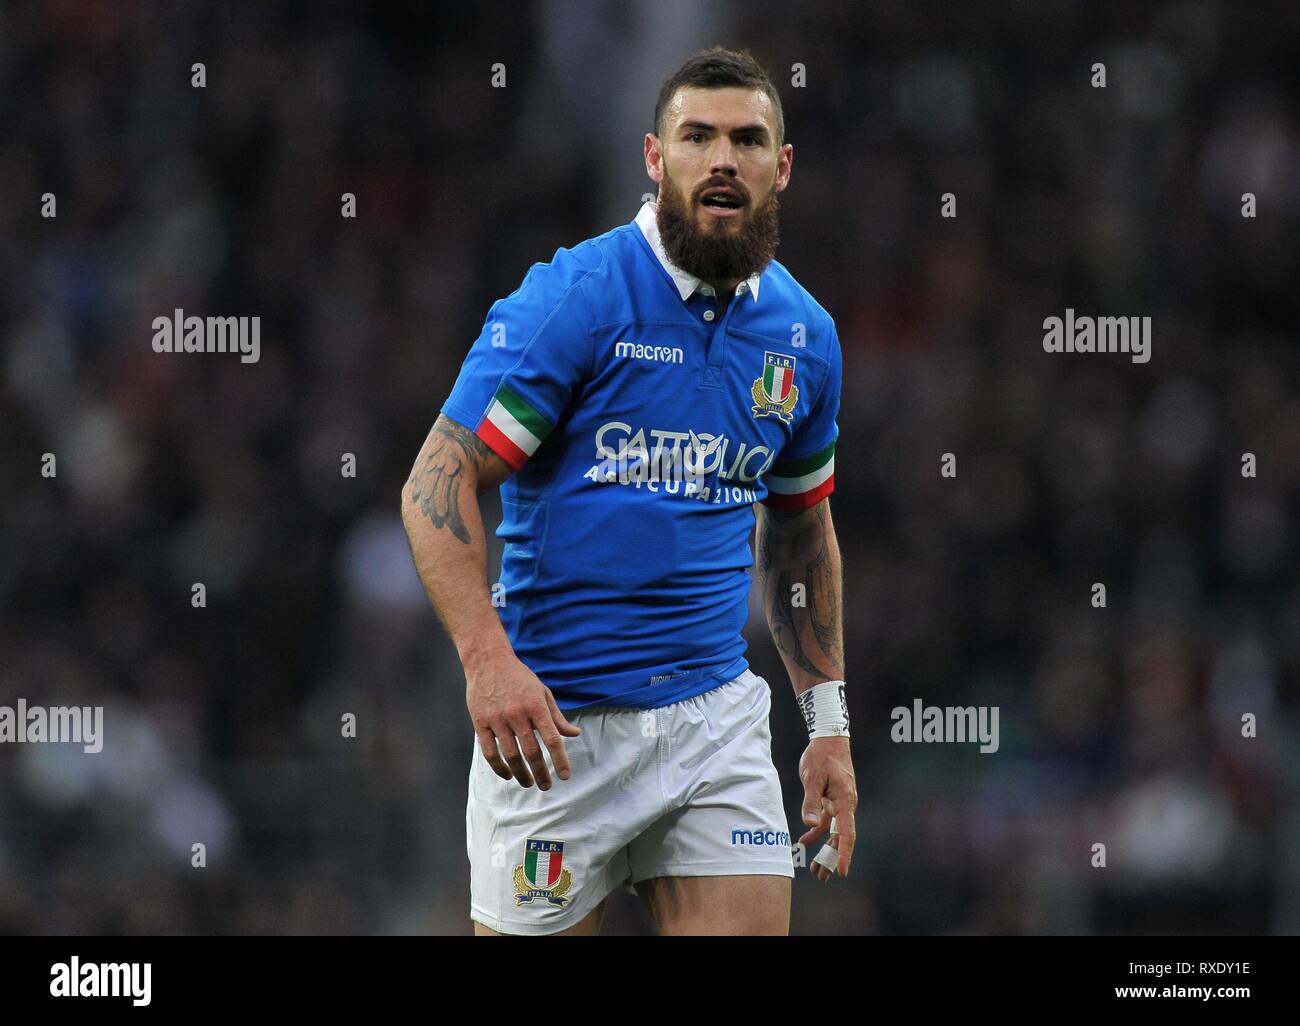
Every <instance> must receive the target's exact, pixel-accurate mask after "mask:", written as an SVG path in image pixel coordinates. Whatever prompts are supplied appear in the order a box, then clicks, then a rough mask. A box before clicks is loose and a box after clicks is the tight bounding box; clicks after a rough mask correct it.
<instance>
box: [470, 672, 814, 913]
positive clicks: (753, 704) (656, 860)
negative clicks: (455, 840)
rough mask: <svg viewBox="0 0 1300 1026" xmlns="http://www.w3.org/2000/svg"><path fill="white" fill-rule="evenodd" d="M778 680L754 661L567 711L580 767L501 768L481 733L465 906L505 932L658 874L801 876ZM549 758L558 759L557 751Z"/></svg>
mask: <svg viewBox="0 0 1300 1026" xmlns="http://www.w3.org/2000/svg"><path fill="white" fill-rule="evenodd" d="M771 708H772V692H771V688H770V687H769V686H768V684H767V681H765V680H764V679H763V678H762V677H760V676H758V675H757V674H755V673H754V672H753V671H751V670H746V671H745V672H744V673H743V674H741V675H740V676H739V677H737V678H736V679H735V680H733V681H730V682H728V683H726V684H723V685H721V686H720V687H717V688H714V689H713V690H712V691H707V692H705V693H704V694H702V695H696V696H695V697H694V698H688V699H685V700H683V701H681V702H675V703H673V704H672V705H667V706H664V707H663V708H660V709H645V710H641V709H616V708H612V707H603V708H601V707H591V708H587V709H578V710H574V711H573V712H568V713H566V714H565V715H566V716H567V717H568V718H569V720H570V721H571V722H572V723H574V724H575V725H576V726H578V727H581V728H582V735H581V736H580V737H575V738H565V739H564V744H565V748H566V750H567V751H568V753H569V762H570V764H571V765H572V768H573V772H572V774H571V775H570V777H569V779H568V780H560V779H559V778H558V777H557V776H555V774H554V768H552V787H551V790H550V791H541V790H539V789H538V787H537V786H536V784H534V785H533V786H532V787H528V788H524V787H520V786H519V785H518V784H517V783H516V782H515V781H513V780H502V779H501V778H500V777H498V776H497V775H496V774H495V773H494V772H493V771H492V768H491V767H490V766H489V765H488V764H487V761H486V760H485V759H484V758H483V753H482V750H481V748H480V747H479V743H478V739H477V737H476V738H475V741H474V757H473V761H472V763H471V766H470V774H469V803H468V805H467V807H466V810H465V827H466V835H467V836H466V848H467V850H468V853H469V862H470V915H471V917H472V918H473V919H475V920H477V921H478V922H480V923H483V924H484V925H485V926H488V927H490V928H491V929H493V930H496V931H498V932H500V933H513V934H547V933H556V932H558V931H560V930H565V929H568V928H569V927H571V926H574V925H576V924H577V923H578V922H580V921H581V920H582V919H583V918H584V917H585V916H586V915H588V914H589V913H590V912H591V911H592V910H593V909H594V908H595V907H596V906H597V905H599V904H600V903H601V901H603V900H604V899H605V898H606V897H607V896H608V895H609V893H610V892H611V891H613V890H614V889H615V888H617V887H626V888H629V889H630V888H631V886H632V885H633V884H636V883H639V882H641V881H642V880H649V879H652V878H654V877H662V876H752V875H768V876H787V877H793V876H794V860H793V855H792V849H791V844H792V841H791V838H790V834H789V828H788V824H787V823H786V818H785V806H784V804H783V803H782V800H781V781H780V779H779V778H778V776H777V772H776V767H775V766H773V765H772V733H771V729H770V727H769V724H768V716H769V714H770V712H771ZM547 761H548V764H549V761H550V760H549V758H548V760H547Z"/></svg>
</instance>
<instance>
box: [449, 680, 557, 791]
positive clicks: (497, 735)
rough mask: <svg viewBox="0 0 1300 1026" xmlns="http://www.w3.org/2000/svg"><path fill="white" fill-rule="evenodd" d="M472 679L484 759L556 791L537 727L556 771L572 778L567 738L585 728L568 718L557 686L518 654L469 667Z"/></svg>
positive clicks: (469, 697) (471, 703)
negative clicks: (551, 685)
mask: <svg viewBox="0 0 1300 1026" xmlns="http://www.w3.org/2000/svg"><path fill="white" fill-rule="evenodd" d="M466 677H467V682H466V683H467V686H466V688H465V704H466V705H467V706H468V707H469V715H470V719H471V720H472V721H473V723H474V730H475V732H476V733H477V734H478V740H479V745H480V746H481V747H482V749H483V757H484V758H485V759H487V762H488V765H489V766H491V767H492V769H493V771H494V772H495V773H496V775H497V776H499V777H502V778H503V779H505V780H511V779H514V780H517V781H518V782H519V786H520V787H532V786H533V780H534V779H536V781H537V786H538V787H540V788H541V789H542V790H543V791H549V790H550V789H551V771H550V769H549V768H548V767H547V765H546V757H545V756H544V755H543V754H542V749H541V747H540V746H539V745H538V743H537V738H536V737H534V736H533V732H534V731H536V732H537V734H538V735H540V737H541V739H542V744H544V745H545V746H546V748H547V750H548V751H549V752H550V753H551V761H552V762H553V763H554V764H555V772H556V773H557V774H558V775H559V778H560V779H561V780H568V779H569V773H570V772H571V770H570V766H569V755H568V753H567V752H566V751H565V750H564V738H565V737H577V736H578V735H579V734H581V733H582V731H581V730H579V729H578V728H577V727H575V726H574V725H573V724H572V723H570V722H569V721H568V720H566V719H565V718H564V713H562V712H560V707H559V706H558V705H556V704H555V696H554V695H552V694H551V689H550V688H548V687H547V686H546V685H545V684H543V683H542V682H541V681H540V680H538V679H537V676H536V674H534V673H533V671H532V670H530V669H529V668H528V667H527V666H525V665H524V664H523V663H522V662H520V661H519V660H518V659H517V658H516V657H515V656H514V655H513V654H512V655H497V656H494V657H493V658H491V659H489V660H486V661H485V662H483V663H481V664H479V665H476V666H475V667H474V668H473V670H472V671H467V673H466ZM561 735H563V736H561ZM498 744H499V745H500V751H498V748H497V746H498ZM530 770H531V771H532V772H531V773H530V772H529V771H530Z"/></svg>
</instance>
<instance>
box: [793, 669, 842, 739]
mask: <svg viewBox="0 0 1300 1026" xmlns="http://www.w3.org/2000/svg"><path fill="white" fill-rule="evenodd" d="M798 702H799V711H800V712H802V713H803V719H804V722H805V723H806V724H807V725H808V737H809V739H812V738H814V737H848V736H849V704H848V701H847V700H846V699H845V697H844V681H842V680H828V681H824V682H823V683H821V684H817V685H815V686H813V687H811V688H809V689H808V690H807V691H805V692H804V693H803V694H801V695H800V696H799V698H798Z"/></svg>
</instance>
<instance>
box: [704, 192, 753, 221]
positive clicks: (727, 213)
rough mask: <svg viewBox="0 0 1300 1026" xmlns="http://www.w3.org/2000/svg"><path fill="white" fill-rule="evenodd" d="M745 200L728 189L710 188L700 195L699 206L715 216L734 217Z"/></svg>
mask: <svg viewBox="0 0 1300 1026" xmlns="http://www.w3.org/2000/svg"><path fill="white" fill-rule="evenodd" d="M744 205H745V201H744V200H743V199H742V198H741V196H740V194H739V193H737V192H732V191H731V190H730V189H710V190H708V191H707V192H705V193H704V195H703V196H701V197H700V206H702V207H704V208H705V209H706V210H707V211H708V212H709V213H710V214H712V215H713V216H715V217H735V216H736V215H737V214H739V213H740V209H741V207H743V206H744Z"/></svg>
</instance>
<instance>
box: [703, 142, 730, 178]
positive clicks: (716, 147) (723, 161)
mask: <svg viewBox="0 0 1300 1026" xmlns="http://www.w3.org/2000/svg"><path fill="white" fill-rule="evenodd" d="M709 173H710V174H718V175H734V174H735V173H736V147H735V146H734V145H732V142H731V140H730V139H728V138H726V137H725V136H724V137H720V138H719V139H718V140H717V141H716V142H715V143H714V144H713V148H712V151H711V152H710V153H709Z"/></svg>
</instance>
